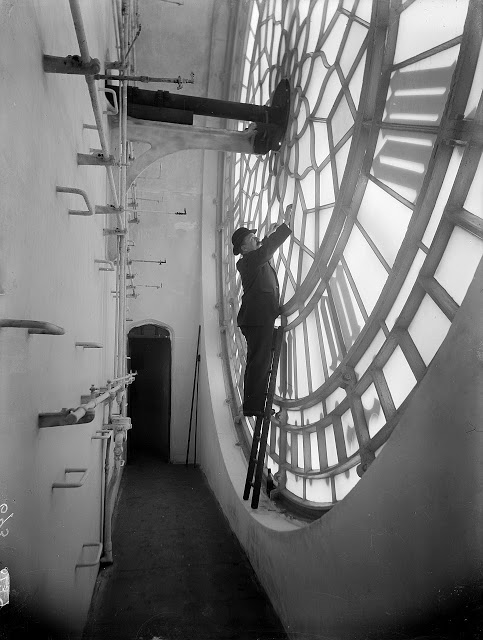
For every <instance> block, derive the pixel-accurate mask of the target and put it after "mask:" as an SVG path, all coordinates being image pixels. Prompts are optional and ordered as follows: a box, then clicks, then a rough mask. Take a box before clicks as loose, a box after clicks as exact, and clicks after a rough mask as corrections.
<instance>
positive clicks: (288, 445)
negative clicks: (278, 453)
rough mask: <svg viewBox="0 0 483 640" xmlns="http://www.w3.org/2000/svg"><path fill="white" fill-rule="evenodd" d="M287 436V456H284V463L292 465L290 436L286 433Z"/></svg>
mask: <svg viewBox="0 0 483 640" xmlns="http://www.w3.org/2000/svg"><path fill="white" fill-rule="evenodd" d="M286 435H287V455H286V456H285V462H288V464H291V463H292V434H291V433H290V432H289V431H287V432H286Z"/></svg>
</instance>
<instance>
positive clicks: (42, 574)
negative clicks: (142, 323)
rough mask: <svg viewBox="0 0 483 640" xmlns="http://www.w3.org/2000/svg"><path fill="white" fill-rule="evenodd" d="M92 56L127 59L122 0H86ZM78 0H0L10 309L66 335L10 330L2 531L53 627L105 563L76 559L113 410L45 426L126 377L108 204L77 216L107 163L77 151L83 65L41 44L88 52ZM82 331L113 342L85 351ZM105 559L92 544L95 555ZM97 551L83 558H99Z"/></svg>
mask: <svg viewBox="0 0 483 640" xmlns="http://www.w3.org/2000/svg"><path fill="white" fill-rule="evenodd" d="M82 14H83V17H84V20H85V28H86V33H87V39H88V43H89V48H90V53H91V56H92V57H98V58H99V59H100V60H101V61H104V60H105V58H106V56H108V55H110V56H111V59H112V58H113V57H114V36H113V21H112V14H111V2H110V0H102V1H100V0H84V1H83V2H82ZM78 51H79V48H78V45H77V39H76V37H75V32H74V27H73V21H72V17H71V14H70V9H69V3H68V2H58V1H57V0H34V1H27V0H20V1H18V2H2V3H1V4H0V60H1V63H0V69H1V71H0V192H1V198H0V238H1V240H0V243H1V244H0V293H1V295H0V317H1V318H15V319H32V320H44V321H48V322H51V323H54V324H56V325H60V326H61V327H63V328H64V329H65V334H64V335H61V336H50V335H31V336H29V335H28V334H27V331H26V330H24V329H0V503H2V504H7V505H8V509H9V511H8V513H13V515H12V517H11V518H10V519H9V520H8V522H7V523H6V524H5V527H3V528H2V530H3V531H4V532H5V530H6V529H8V536H5V537H0V566H1V567H3V566H8V568H9V571H10V575H11V589H12V591H11V605H10V606H11V607H12V609H17V610H19V609H20V610H21V611H22V612H23V615H24V616H25V617H28V616H29V614H30V613H34V612H35V610H36V609H38V610H39V611H40V612H41V613H42V614H43V615H45V616H46V617H47V614H48V617H50V618H51V620H52V621H53V623H54V625H57V624H58V623H60V622H62V623H64V622H65V623H66V624H67V625H68V626H69V627H71V628H73V629H80V628H81V627H82V624H83V621H84V619H85V616H86V613H87V608H88V606H89V600H90V596H91V593H92V588H93V585H94V581H95V578H96V573H97V567H93V568H88V569H80V570H77V571H76V570H75V565H76V563H78V562H79V561H80V559H81V558H82V545H83V544H85V543H87V542H99V540H100V517H101V501H100V496H101V493H100V492H101V480H100V473H101V468H102V467H101V464H102V462H101V446H102V445H101V441H99V440H91V436H92V435H94V433H95V430H96V429H100V428H101V426H102V422H103V416H102V411H98V414H97V416H96V419H95V421H94V422H92V423H90V424H87V425H80V426H78V427H59V428H51V429H45V430H39V429H38V414H39V413H41V412H56V411H60V410H61V409H62V408H63V407H76V406H78V405H79V404H80V401H81V395H82V394H87V393H88V392H89V387H90V385H91V384H95V385H98V386H99V385H102V384H105V382H106V380H107V378H108V377H112V375H113V327H114V303H113V298H112V296H111V294H110V290H111V289H112V288H113V287H114V278H113V274H112V273H108V272H100V271H99V270H98V265H96V264H95V263H94V259H96V258H99V259H103V258H105V249H106V247H105V239H104V237H103V233H102V230H103V227H104V226H106V220H105V219H104V216H97V217H73V216H69V215H68V212H67V211H68V208H74V209H84V208H85V206H84V202H83V200H82V198H81V197H80V196H71V195H67V194H56V191H55V187H56V185H59V186H71V187H76V188H81V189H84V190H85V191H86V192H87V194H88V196H89V199H90V201H91V202H92V203H93V204H105V203H106V196H107V193H106V190H107V188H106V175H105V170H104V169H103V168H101V167H78V166H77V160H76V154H77V153H78V152H81V153H89V150H90V148H91V147H98V146H99V139H98V135H97V133H96V132H94V131H88V130H85V129H83V124H84V123H89V124H92V123H93V122H94V117H93V113H92V108H91V103H90V98H89V94H88V90H87V85H86V83H85V80H84V78H83V77H82V76H71V77H66V76H61V75H54V74H45V73H44V71H43V69H42V55H43V54H44V53H47V54H51V55H60V56H65V55H69V54H70V55H71V54H76V53H78ZM76 341H94V342H98V343H101V344H103V346H104V348H103V349H101V350H92V349H91V350H83V349H81V348H78V347H75V342H76ZM66 467H83V468H88V469H89V476H88V479H87V481H86V484H85V485H84V486H83V487H81V488H76V489H70V490H59V489H56V490H54V491H52V483H53V482H55V481H59V480H63V476H64V469H65V468H66ZM91 557H92V556H91ZM91 557H86V556H84V558H83V559H87V560H89V559H91Z"/></svg>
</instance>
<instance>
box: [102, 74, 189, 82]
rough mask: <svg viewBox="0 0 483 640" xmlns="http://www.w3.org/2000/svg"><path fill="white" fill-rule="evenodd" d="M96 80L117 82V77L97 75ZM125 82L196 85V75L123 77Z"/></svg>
mask: <svg viewBox="0 0 483 640" xmlns="http://www.w3.org/2000/svg"><path fill="white" fill-rule="evenodd" d="M94 78H95V79H96V80H117V79H118V78H117V77H116V76H112V75H111V74H106V73H96V75H95V76H94ZM123 78H124V80H129V81H130V82H166V83H174V84H180V83H181V84H194V73H193V74H192V77H191V78H182V77H181V76H178V77H177V78H155V77H151V76H127V75H126V76H123Z"/></svg>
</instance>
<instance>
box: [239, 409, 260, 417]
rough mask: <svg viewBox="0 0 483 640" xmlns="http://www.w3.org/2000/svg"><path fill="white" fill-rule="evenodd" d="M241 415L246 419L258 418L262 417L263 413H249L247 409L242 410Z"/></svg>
mask: <svg viewBox="0 0 483 640" xmlns="http://www.w3.org/2000/svg"><path fill="white" fill-rule="evenodd" d="M243 415H244V416H246V417H247V418H248V417H254V418H260V417H263V415H264V413H263V411H250V410H249V409H243Z"/></svg>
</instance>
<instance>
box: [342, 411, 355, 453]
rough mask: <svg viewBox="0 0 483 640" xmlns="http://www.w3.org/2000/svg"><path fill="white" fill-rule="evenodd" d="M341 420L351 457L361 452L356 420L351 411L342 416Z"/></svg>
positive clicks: (347, 449)
mask: <svg viewBox="0 0 483 640" xmlns="http://www.w3.org/2000/svg"><path fill="white" fill-rule="evenodd" d="M341 419H342V431H343V433H344V440H345V446H346V451H347V456H351V455H352V454H354V453H356V452H357V451H358V450H359V442H358V441H357V436H356V430H355V428H354V418H353V417H352V412H351V411H350V409H349V410H347V411H346V412H345V413H343V414H342V416H341Z"/></svg>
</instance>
